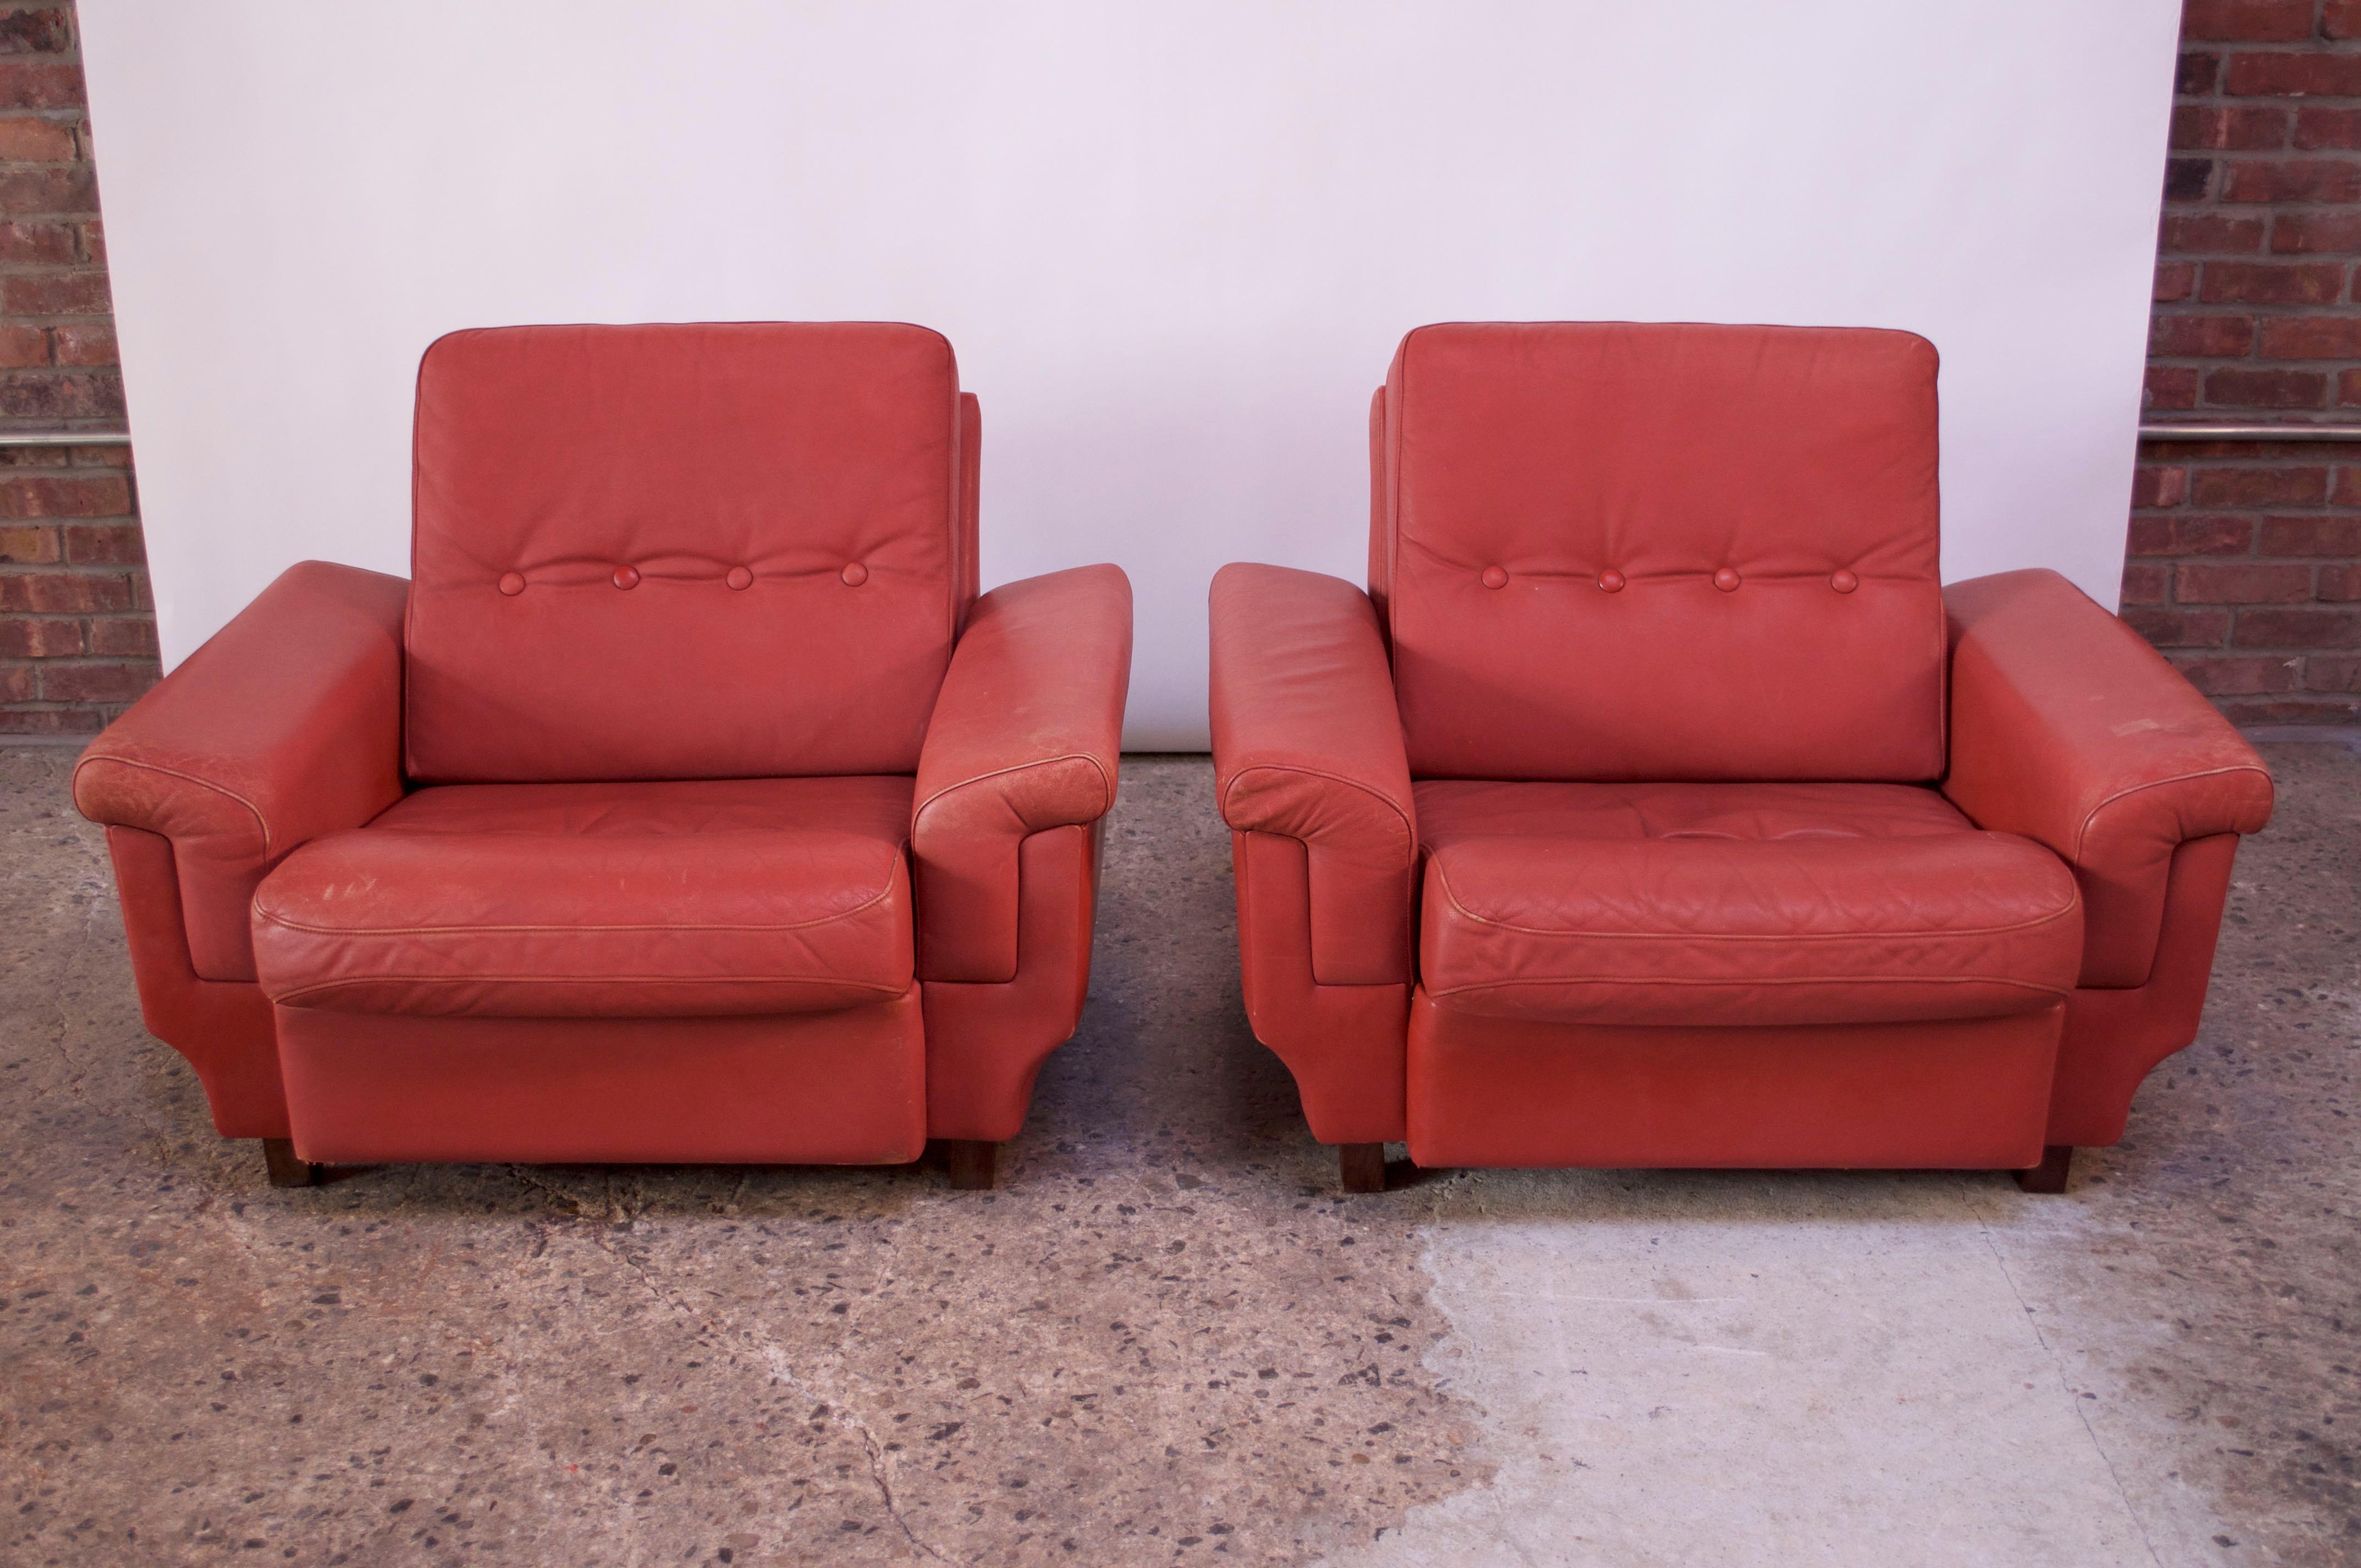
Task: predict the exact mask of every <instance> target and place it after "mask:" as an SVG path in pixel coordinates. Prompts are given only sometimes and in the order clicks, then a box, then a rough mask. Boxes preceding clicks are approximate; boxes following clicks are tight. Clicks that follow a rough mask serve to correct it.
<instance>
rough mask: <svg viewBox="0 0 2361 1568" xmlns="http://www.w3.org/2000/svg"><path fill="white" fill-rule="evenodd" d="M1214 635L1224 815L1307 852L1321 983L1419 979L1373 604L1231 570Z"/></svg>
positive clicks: (1412, 863) (1305, 577)
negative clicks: (1413, 965) (1413, 970)
mask: <svg viewBox="0 0 2361 1568" xmlns="http://www.w3.org/2000/svg"><path fill="white" fill-rule="evenodd" d="M1213 773H1214V780H1213V782H1214V789H1215V792H1216V795H1217V796H1218V798H1219V800H1220V803H1221V810H1222V820H1223V821H1224V822H1226V823H1228V824H1229V825H1230V827H1231V828H1234V829H1235V830H1237V831H1239V832H1246V833H1273V834H1279V835H1280V836H1283V837H1285V838H1290V839H1298V840H1300V841H1301V843H1302V844H1303V845H1304V847H1305V850H1306V851H1307V854H1306V861H1307V865H1308V868H1309V872H1310V876H1311V889H1310V894H1311V912H1312V913H1311V927H1312V929H1311V931H1310V932H1309V934H1308V939H1309V941H1310V945H1311V968H1312V979H1313V980H1314V981H1316V982H1318V983H1321V984H1323V985H1381V984H1398V983H1400V982H1401V981H1407V980H1409V979H1410V978H1411V948H1412V933H1411V896H1412V892H1413V886H1414V878H1415V876H1416V873H1417V870H1418V828H1417V816H1416V812H1415V810H1414V808H1413V806H1412V804H1411V784H1410V761H1409V757H1408V754H1407V752H1406V751H1405V750H1404V747H1403V744H1402V729H1401V715H1400V709H1399V708H1397V707H1396V706H1395V703H1394V684H1393V674H1392V672H1391V670H1390V668H1389V666H1388V664H1387V662H1386V649H1385V641H1384V639H1383V638H1382V636H1380V634H1379V632H1378V616H1377V610H1376V609H1375V607H1374V606H1372V605H1371V604H1370V602H1369V598H1368V596H1367V594H1365V593H1363V592H1362V591H1361V590H1360V589H1358V588H1356V587H1354V586H1353V585H1352V584H1350V583H1347V582H1345V581H1343V580H1342V579H1340V578H1336V577H1330V576H1322V575H1321V574H1319V573H1316V572H1299V571H1292V570H1290V569H1289V568H1287V567H1284V566H1261V565H1230V566H1224V567H1223V568H1222V569H1221V571H1220V572H1219V573H1218V574H1216V575H1215V576H1214V578H1213ZM1266 935H1267V934H1266Z"/></svg>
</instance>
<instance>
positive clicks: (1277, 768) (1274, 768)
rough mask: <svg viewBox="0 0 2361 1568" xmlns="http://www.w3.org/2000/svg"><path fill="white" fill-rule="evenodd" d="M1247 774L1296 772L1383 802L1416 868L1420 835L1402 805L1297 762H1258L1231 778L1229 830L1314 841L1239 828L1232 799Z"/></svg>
mask: <svg viewBox="0 0 2361 1568" xmlns="http://www.w3.org/2000/svg"><path fill="white" fill-rule="evenodd" d="M1248 773H1296V774H1300V775H1301V776H1302V777H1304V778H1312V779H1325V780H1327V781H1328V782H1329V783H1330V784H1343V785H1345V787H1346V788H1347V789H1356V790H1359V791H1360V792H1361V793H1362V794H1363V795H1367V796H1368V797H1369V798H1370V799H1372V800H1376V801H1378V802H1380V803H1382V804H1383V805H1385V806H1387V807H1388V808H1389V809H1390V810H1391V811H1392V812H1393V814H1394V816H1395V817H1396V818H1397V819H1399V820H1400V823H1401V828H1402V837H1403V838H1404V839H1407V840H1408V841H1409V848H1410V853H1409V856H1408V861H1409V864H1410V867H1411V870H1413V871H1414V870H1416V869H1417V865H1418V835H1417V834H1416V833H1415V832H1413V831H1412V830H1411V821H1410V814H1409V813H1408V812H1406V811H1404V810H1403V809H1402V808H1401V803H1400V802H1399V801H1397V800H1395V799H1394V798H1393V796H1391V795H1388V794H1386V793H1385V792H1384V791H1383V790H1380V789H1378V788H1377V787H1376V786H1375V785H1373V784H1363V783H1362V782H1361V781H1360V780H1358V779H1352V778H1346V777H1345V775H1344V774H1342V773H1329V772H1327V771H1326V770H1324V769H1321V768H1307V767H1302V766H1301V765H1299V764H1297V763H1294V762H1257V763H1255V764H1254V765H1253V766H1251V767H1245V768H1240V769H1239V770H1238V771H1237V772H1236V773H1233V774H1231V775H1230V784H1229V787H1228V788H1227V789H1224V791H1223V792H1222V820H1223V821H1224V822H1225V823H1228V825H1229V826H1230V827H1232V828H1239V825H1238V824H1237V823H1236V822H1234V821H1232V820H1231V818H1230V796H1231V795H1233V794H1235V792H1236V790H1237V787H1238V784H1239V781H1240V780H1242V779H1244V778H1245V777H1246V775H1247V774H1248ZM1239 831H1241V832H1246V833H1270V834H1274V835H1275V836H1276V837H1279V838H1281V839H1294V840H1295V841H1296V842H1297V843H1299V844H1307V845H1308V844H1310V843H1311V842H1312V840H1311V839H1306V838H1304V837H1303V836H1302V835H1301V834H1298V833H1284V832H1279V830H1278V829H1277V828H1239Z"/></svg>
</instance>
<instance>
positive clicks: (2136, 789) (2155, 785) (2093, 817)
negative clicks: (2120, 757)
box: [2074, 762, 2271, 866]
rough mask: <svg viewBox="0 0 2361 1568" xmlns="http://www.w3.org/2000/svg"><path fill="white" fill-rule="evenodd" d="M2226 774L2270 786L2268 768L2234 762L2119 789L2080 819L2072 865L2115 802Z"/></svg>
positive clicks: (2080, 857) (2075, 833)
mask: <svg viewBox="0 0 2361 1568" xmlns="http://www.w3.org/2000/svg"><path fill="white" fill-rule="evenodd" d="M2226 773H2259V774H2260V775H2262V780H2263V784H2264V785H2265V786H2266V787H2269V786H2270V784H2271V773H2270V770H2269V769H2268V768H2258V767H2257V766H2255V764H2254V763H2252V762H2235V763H2233V764H2232V765H2230V766H2229V767H2226V768H2206V769H2204V770H2202V771H2201V772H2198V773H2180V774H2176V775H2175V776H2173V777H2171V778H2169V779H2156V780H2153V781H2151V782H2149V783H2147V784H2134V785H2132V786H2131V787H2130V788H2129V789H2119V790H2117V791H2116V792H2115V793H2114V794H2113V795H2109V796H2107V798H2106V799H2104V800H2103V801H2101V802H2099V804H2098V805H2096V806H2092V807H2091V811H2090V815H2088V816H2086V817H2083V818H2082V826H2081V827H2080V828H2076V829H2075V831H2074V863H2075V864H2076V865H2078V866H2079V865H2081V863H2082V849H2083V846H2084V844H2085V843H2086V842H2087V841H2088V840H2089V839H2090V836H2091V824H2092V823H2093V822H2095V821H2097V820H2098V819H2099V813H2101V812H2102V811H2104V810H2106V809H2107V807H2109V806H2113V805H2114V804H2115V802H2117V801H2119V800H2122V799H2125V798H2126V797H2127V796H2130V795H2139V794H2141V793H2143V792H2144V791H2147V790H2152V789H2163V788H2166V787H2167V786H2169V785H2171V784H2193V783H2194V782H2196V781H2197V780H2199V779H2218V778H2220V777H2222V776H2223V775H2224V774H2226Z"/></svg>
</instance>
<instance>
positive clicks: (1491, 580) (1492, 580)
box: [1484, 566, 1509, 588]
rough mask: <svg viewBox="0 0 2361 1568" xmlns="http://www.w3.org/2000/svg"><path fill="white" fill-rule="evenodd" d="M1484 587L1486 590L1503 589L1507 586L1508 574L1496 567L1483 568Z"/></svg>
mask: <svg viewBox="0 0 2361 1568" xmlns="http://www.w3.org/2000/svg"><path fill="white" fill-rule="evenodd" d="M1484 586H1485V587H1488V588H1505V587H1508V586H1509V574H1508V573H1507V572H1505V571H1503V570H1501V569H1500V568H1499V567H1498V566H1487V567H1485V568H1484Z"/></svg>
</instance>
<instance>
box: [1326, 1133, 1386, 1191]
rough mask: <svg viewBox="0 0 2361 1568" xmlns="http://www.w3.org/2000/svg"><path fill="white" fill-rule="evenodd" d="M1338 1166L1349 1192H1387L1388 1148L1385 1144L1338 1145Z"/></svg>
mask: <svg viewBox="0 0 2361 1568" xmlns="http://www.w3.org/2000/svg"><path fill="white" fill-rule="evenodd" d="M1336 1166H1337V1169H1338V1171H1339V1173H1340V1174H1342V1175H1343V1177H1344V1179H1345V1191H1347V1192H1383V1191H1384V1190H1386V1146H1385V1145H1383V1144H1338V1145H1337V1146H1336Z"/></svg>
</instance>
